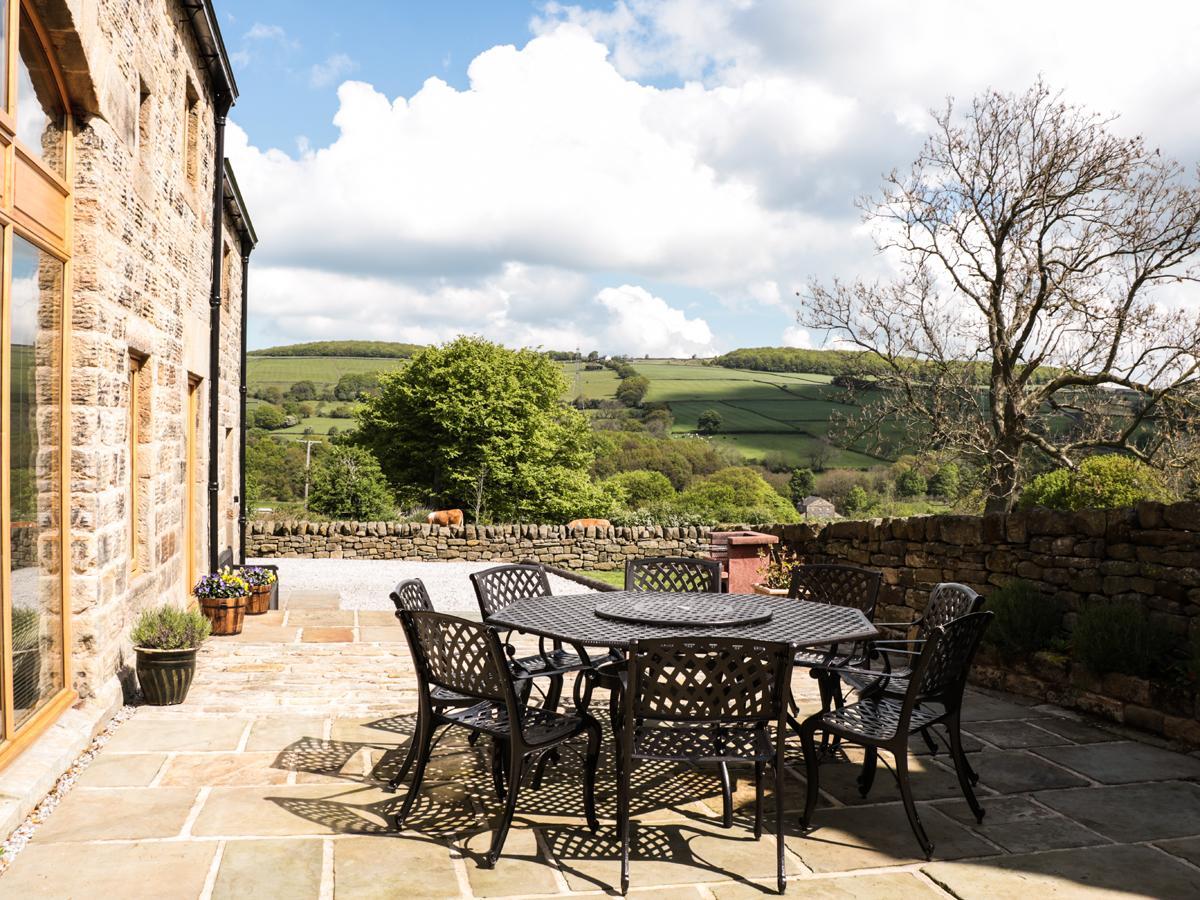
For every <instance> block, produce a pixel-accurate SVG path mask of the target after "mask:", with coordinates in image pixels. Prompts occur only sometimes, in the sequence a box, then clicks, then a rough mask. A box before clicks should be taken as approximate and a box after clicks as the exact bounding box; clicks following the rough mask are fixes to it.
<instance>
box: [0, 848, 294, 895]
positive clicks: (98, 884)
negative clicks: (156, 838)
mask: <svg viewBox="0 0 1200 900" xmlns="http://www.w3.org/2000/svg"><path fill="white" fill-rule="evenodd" d="M39 837H40V835H39ZM216 852H217V844H216V842H215V841H214V842H209V843H197V842H172V843H164V842H153V843H129V844H78V845H75V846H72V847H71V849H70V854H69V855H67V854H66V853H65V852H64V849H63V847H62V846H61V845H58V844H50V843H35V844H33V845H32V846H30V847H26V848H25V849H24V850H23V851H22V852H21V854H20V855H19V856H18V857H17V858H16V859H15V860H13V863H12V867H11V868H10V869H9V870H8V871H7V872H5V873H4V876H3V878H2V879H0V895H3V896H6V897H14V898H32V897H37V898H78V900H86V898H93V897H100V898H120V900H195V898H197V897H199V896H200V893H201V891H202V890H203V888H204V882H205V879H206V878H207V877H208V870H209V868H210V866H211V865H212V860H213V857H214V856H215V855H216ZM242 896H246V895H242ZM275 896H278V895H275Z"/></svg>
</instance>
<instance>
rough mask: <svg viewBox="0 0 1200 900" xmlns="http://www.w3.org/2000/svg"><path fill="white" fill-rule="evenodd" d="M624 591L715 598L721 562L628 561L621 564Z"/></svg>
mask: <svg viewBox="0 0 1200 900" xmlns="http://www.w3.org/2000/svg"><path fill="white" fill-rule="evenodd" d="M625 590H627V591H660V592H663V593H670V594H681V593H688V594H692V593H708V594H719V593H721V561H720V560H718V559H694V558H691V557H684V556H658V557H651V558H647V559H631V560H629V562H627V563H625Z"/></svg>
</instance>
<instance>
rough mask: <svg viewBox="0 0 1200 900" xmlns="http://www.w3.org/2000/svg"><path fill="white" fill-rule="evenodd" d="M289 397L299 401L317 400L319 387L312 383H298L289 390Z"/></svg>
mask: <svg viewBox="0 0 1200 900" xmlns="http://www.w3.org/2000/svg"><path fill="white" fill-rule="evenodd" d="M288 396H289V397H291V398H292V399H293V400H297V401H303V400H316V399H317V386H316V384H314V383H313V382H311V381H307V380H305V381H297V382H296V383H295V384H293V385H292V386H291V387H290V388H288Z"/></svg>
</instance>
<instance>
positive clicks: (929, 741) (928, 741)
mask: <svg viewBox="0 0 1200 900" xmlns="http://www.w3.org/2000/svg"><path fill="white" fill-rule="evenodd" d="M921 737H922V738H924V739H925V746H926V747H928V748H929V755H930V756H937V752H938V750H939V749H940V748H939V747H938V742H937V741H935V740H934V739H933V735H932V734H930V733H929V729H928V728H922V729H921Z"/></svg>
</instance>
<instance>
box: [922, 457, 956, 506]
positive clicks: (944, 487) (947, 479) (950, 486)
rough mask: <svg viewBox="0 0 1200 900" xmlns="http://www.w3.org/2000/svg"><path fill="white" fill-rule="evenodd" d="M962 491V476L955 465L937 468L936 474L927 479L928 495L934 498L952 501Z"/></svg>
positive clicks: (949, 464) (948, 464)
mask: <svg viewBox="0 0 1200 900" xmlns="http://www.w3.org/2000/svg"><path fill="white" fill-rule="evenodd" d="M961 491H962V474H961V473H960V472H959V470H958V466H957V465H956V464H955V463H946V464H945V465H943V466H939V467H938V470H937V472H935V473H934V475H933V477H932V478H930V479H929V493H931V494H933V495H934V496H935V497H944V498H946V499H947V500H954V499H956V498H957V497H958V495H959V493H961Z"/></svg>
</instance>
